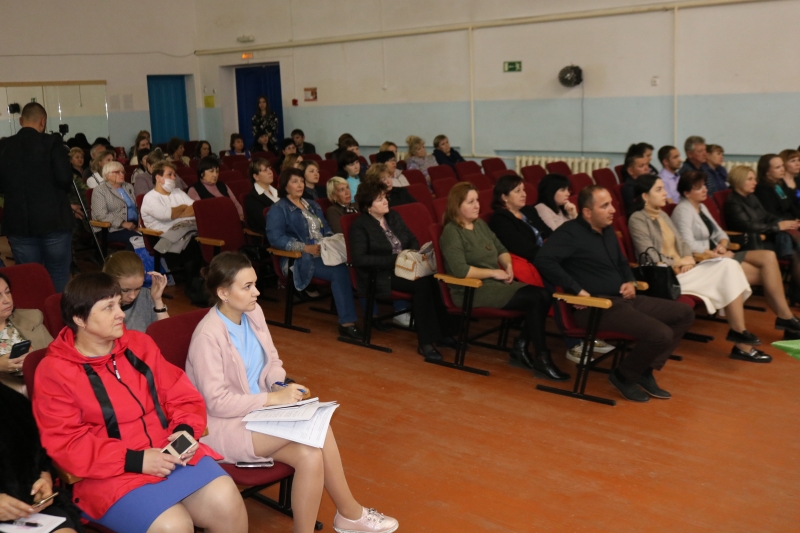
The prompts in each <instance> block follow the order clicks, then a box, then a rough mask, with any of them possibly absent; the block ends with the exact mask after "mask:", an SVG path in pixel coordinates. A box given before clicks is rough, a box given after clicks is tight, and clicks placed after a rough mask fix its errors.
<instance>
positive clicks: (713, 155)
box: [706, 144, 728, 189]
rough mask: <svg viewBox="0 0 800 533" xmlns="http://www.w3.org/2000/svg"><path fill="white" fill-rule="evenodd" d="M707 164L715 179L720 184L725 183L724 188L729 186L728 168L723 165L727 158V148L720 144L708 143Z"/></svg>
mask: <svg viewBox="0 0 800 533" xmlns="http://www.w3.org/2000/svg"><path fill="white" fill-rule="evenodd" d="M706 154H707V156H706V165H708V169H709V170H710V171H711V174H712V175H713V176H714V179H713V181H714V182H715V183H716V184H717V185H718V186H721V184H723V183H724V184H725V187H724V189H727V188H728V169H726V168H725V167H724V166H723V164H722V163H723V161H724V160H725V149H724V148H722V146H720V145H718V144H708V145H706Z"/></svg>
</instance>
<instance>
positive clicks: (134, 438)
mask: <svg viewBox="0 0 800 533" xmlns="http://www.w3.org/2000/svg"><path fill="white" fill-rule="evenodd" d="M126 350H130V352H129V354H128V355H126ZM130 354H133V355H134V356H135V358H136V359H139V360H141V361H142V362H144V363H145V364H146V365H147V366H148V367H149V368H150V372H147V371H144V372H143V371H142V368H141V366H140V368H139V369H138V370H137V368H136V367H134V366H133V365H132V364H131V362H130V360H129V357H130ZM133 360H134V362H136V361H135V359H133ZM114 362H116V367H117V371H118V372H119V380H118V379H117V377H116V375H115V371H114V366H113V363H114ZM86 364H88V365H89V367H90V369H91V371H93V372H91V371H87V369H86V368H85V367H84V365H86ZM90 373H94V374H96V375H97V376H98V377H99V380H100V381H101V382H102V385H100V382H99V381H97V380H96V379H95V386H94V387H93V386H92V383H91V381H90V378H89V374H90ZM147 374H150V375H151V379H152V380H153V382H154V384H155V389H156V392H157V394H158V403H159V404H160V410H159V409H157V408H156V406H155V403H154V401H153V394H152V391H151V389H150V387H149V386H148V384H147V378H146V375H147ZM126 385H127V387H126ZM98 387H99V388H100V389H103V388H104V389H105V391H106V394H107V395H108V399H109V401H110V404H111V406H112V407H113V415H114V416H115V418H116V427H118V433H119V436H120V437H119V439H118V438H111V437H109V429H107V428H106V420H105V419H104V415H103V410H102V408H101V404H100V400H98V395H97V394H96V389H97V388H98ZM128 387H129V388H130V392H129V391H128ZM34 388H35V391H36V393H35V395H34V401H33V411H34V416H35V417H36V422H37V424H38V426H39V431H40V432H41V438H42V445H43V446H44V448H45V449H46V450H47V452H48V454H49V455H50V457H52V458H53V460H54V461H55V462H56V463H57V464H58V465H59V466H60V467H61V468H63V469H64V470H66V471H67V472H69V473H71V474H73V475H76V476H79V477H81V478H83V480H82V481H79V482H78V483H76V484H75V485H74V487H73V489H74V490H73V498H74V502H75V504H76V505H78V507H80V508H81V509H82V510H83V511H84V512H85V513H86V514H88V515H89V516H91V517H92V518H99V517H101V516H102V515H104V514H105V512H106V511H107V510H108V508H109V507H111V506H112V505H113V504H114V503H115V502H116V501H117V500H119V499H120V498H121V497H122V496H124V495H125V494H127V493H128V492H130V491H132V490H134V489H136V488H139V487H141V486H142V485H146V484H148V483H158V482H159V481H162V480H163V479H164V478H158V477H155V476H150V475H146V474H142V473H141V461H142V453H143V450H146V449H148V448H163V447H164V446H166V445H167V442H168V441H167V437H168V436H169V435H171V434H172V433H173V432H175V431H176V429H177V430H181V429H186V430H187V431H189V433H193V434H194V436H195V437H197V438H199V436H200V435H202V434H203V431H204V429H205V427H206V405H205V402H204V401H203V397H202V396H201V395H200V393H199V392H197V389H195V388H194V386H193V385H192V384H191V382H189V379H188V378H187V377H186V374H185V373H184V372H183V370H180V369H178V368H177V367H175V366H174V365H172V364H170V363H169V362H167V361H166V359H164V357H163V356H162V355H161V352H160V351H159V349H158V347H157V346H156V344H155V342H153V340H152V339H151V338H150V337H148V336H147V335H145V334H144V333H139V332H138V331H126V332H125V334H124V335H123V336H122V337H121V338H119V339H118V340H116V341H115V342H114V349H113V350H112V352H111V353H110V354H108V355H106V356H103V357H96V358H89V357H85V356H83V355H82V354H81V353H80V352H78V351H77V350H76V349H75V337H74V334H73V333H72V331H71V330H70V329H69V328H64V329H63V330H62V331H61V334H59V336H58V338H56V340H54V341H53V343H52V344H51V345H50V347H49V348H48V349H47V356H46V357H45V358H44V359H43V360H42V362H41V363H40V364H39V367H38V368H37V369H36V376H35V378H34ZM132 395H133V396H132ZM134 397H135V398H134ZM159 411H160V412H159ZM110 413H111V410H109V409H108V406H106V416H107V417H108V416H109V414H110ZM162 417H163V418H162ZM162 420H163V421H162ZM142 421H144V424H143V423H142ZM164 423H166V426H167V427H166V428H164V427H163V424H164ZM179 426H182V427H180V428H179ZM109 428H111V430H112V431H111V432H112V433H114V432H116V431H115V428H114V425H113V424H110V425H109ZM145 428H146V429H145ZM206 455H210V456H211V457H213V458H214V459H221V458H222V457H221V456H220V455H218V454H217V453H216V452H214V451H213V450H212V449H211V448H209V447H208V446H206V445H204V444H201V445H200V448H199V449H198V451H197V453H196V454H195V455H194V457H193V458H192V460H191V461H190V462H189V463H190V464H195V463H197V461H199V460H200V459H201V458H202V457H204V456H206Z"/></svg>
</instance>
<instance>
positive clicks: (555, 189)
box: [536, 174, 578, 231]
mask: <svg viewBox="0 0 800 533" xmlns="http://www.w3.org/2000/svg"><path fill="white" fill-rule="evenodd" d="M569 188H570V182H569V179H568V178H567V177H566V176H562V175H561V174H548V175H547V176H545V177H544V178H542V181H540V182H539V188H538V195H537V196H538V201H537V202H536V212H537V213H539V217H540V218H541V219H542V222H544V223H545V224H546V225H547V227H549V228H550V230H551V231H555V230H556V229H558V227H559V226H560V225H561V224H563V223H564V222H567V221H568V220H574V219H575V218H577V216H578V209H577V208H576V207H575V204H573V203H572V202H570V201H569Z"/></svg>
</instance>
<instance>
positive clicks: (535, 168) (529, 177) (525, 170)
mask: <svg viewBox="0 0 800 533" xmlns="http://www.w3.org/2000/svg"><path fill="white" fill-rule="evenodd" d="M519 171H520V172H522V179H524V180H525V181H526V182H528V183H530V184H531V185H533V186H534V187H538V186H539V182H540V181H542V178H543V177H545V176H546V175H547V171H546V170H545V169H543V168H542V166H541V165H528V166H527V167H522V168H521V169H519Z"/></svg>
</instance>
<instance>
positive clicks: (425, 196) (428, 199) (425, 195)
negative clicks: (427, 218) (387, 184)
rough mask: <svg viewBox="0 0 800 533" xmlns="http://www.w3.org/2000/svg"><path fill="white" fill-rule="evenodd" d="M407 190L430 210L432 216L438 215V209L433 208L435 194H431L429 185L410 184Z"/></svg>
mask: <svg viewBox="0 0 800 533" xmlns="http://www.w3.org/2000/svg"><path fill="white" fill-rule="evenodd" d="M407 190H408V194H410V195H411V196H413V197H414V199H416V200H417V201H418V202H419V203H421V204H422V205H424V206H425V207H427V208H428V212H430V214H431V216H435V215H436V211H434V209H433V195H432V194H431V190H430V189H428V186H427V185H419V184H415V185H409V186H408V187H407Z"/></svg>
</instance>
